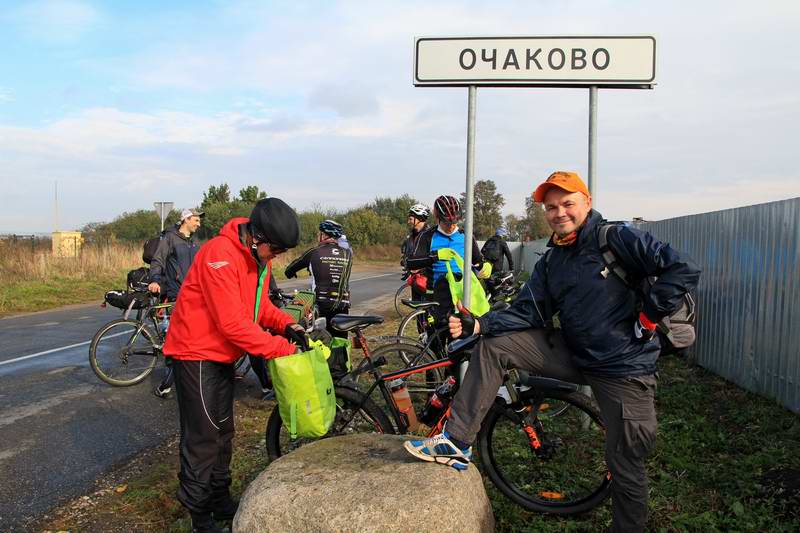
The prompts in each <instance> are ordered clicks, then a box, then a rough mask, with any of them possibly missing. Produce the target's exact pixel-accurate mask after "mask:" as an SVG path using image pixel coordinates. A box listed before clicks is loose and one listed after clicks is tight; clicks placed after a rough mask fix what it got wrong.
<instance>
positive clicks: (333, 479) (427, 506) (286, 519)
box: [233, 434, 494, 533]
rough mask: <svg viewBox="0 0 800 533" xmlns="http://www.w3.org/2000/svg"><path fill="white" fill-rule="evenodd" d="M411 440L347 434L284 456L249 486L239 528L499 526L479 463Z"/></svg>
mask: <svg viewBox="0 0 800 533" xmlns="http://www.w3.org/2000/svg"><path fill="white" fill-rule="evenodd" d="M407 438H408V437H402V436H397V435H374V434H355V435H347V436H343V437H337V438H332V439H324V440H320V441H317V442H314V443H311V444H307V445H305V446H303V447H302V448H299V449H297V450H295V451H294V452H292V453H290V454H288V455H286V456H284V457H281V458H280V459H278V460H277V461H275V462H274V463H272V464H271V465H269V467H268V468H267V469H266V470H264V472H262V473H261V475H259V476H258V477H257V478H256V479H255V480H254V481H253V482H252V483H251V484H250V486H249V487H248V488H247V490H246V491H245V493H244V495H243V496H242V499H241V503H240V505H239V512H237V513H236V518H235V519H234V521H233V531H234V532H237V533H251V532H253V533H255V532H269V531H274V532H280V533H291V532H297V533H307V532H334V531H335V532H340V531H341V532H345V531H352V532H369V531H375V532H389V531H415V532H417V531H420V532H422V531H431V532H436V533H441V532H443V531H457V532H479V531H481V532H482V531H494V516H493V515H492V507H491V505H490V503H489V499H488V497H487V496H486V490H485V489H484V487H483V481H482V480H481V475H480V472H478V469H477V468H475V467H474V466H471V467H470V468H468V469H467V470H466V471H465V472H459V471H457V470H455V469H453V468H450V467H448V466H443V465H438V464H433V463H426V462H422V461H418V460H416V459H414V458H413V457H411V456H410V455H408V453H407V452H406V451H405V450H404V449H403V441H404V440H406V439H407Z"/></svg>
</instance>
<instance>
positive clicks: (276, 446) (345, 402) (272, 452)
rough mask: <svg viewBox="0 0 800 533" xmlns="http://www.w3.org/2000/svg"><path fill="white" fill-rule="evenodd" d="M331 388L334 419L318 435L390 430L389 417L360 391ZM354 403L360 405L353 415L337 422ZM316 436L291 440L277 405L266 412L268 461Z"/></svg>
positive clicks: (333, 435) (345, 415)
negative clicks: (324, 431)
mask: <svg viewBox="0 0 800 533" xmlns="http://www.w3.org/2000/svg"><path fill="white" fill-rule="evenodd" d="M334 391H335V392H334V394H336V419H334V421H333V425H332V426H331V429H330V430H329V431H328V433H327V434H326V435H325V436H323V437H320V438H323V439H326V438H329V437H337V436H340V435H346V434H350V433H367V432H370V430H371V432H375V433H387V434H394V426H392V423H391V422H390V421H389V417H387V416H386V413H384V412H383V410H381V409H380V408H379V407H378V406H377V405H375V402H373V401H372V400H370V399H369V398H368V397H366V396H365V395H364V393H363V392H361V391H358V390H355V389H351V388H349V387H335V388H334ZM357 405H361V409H360V410H359V413H358V414H357V415H356V417H353V418H352V419H351V420H350V421H349V423H347V425H344V426H341V427H339V426H337V424H342V423H344V422H345V419H346V418H349V415H350V413H351V412H352V409H353V408H354V407H355V406H357ZM348 409H349V410H348ZM317 440H319V439H304V438H299V439H296V440H294V441H292V440H291V439H290V438H289V433H288V432H287V431H286V428H284V427H283V420H282V419H281V413H280V410H279V409H278V406H277V405H276V406H275V408H274V409H273V410H272V414H270V415H269V420H267V426H266V430H265V444H266V449H267V456H268V457H269V460H270V461H274V460H275V459H277V458H278V457H281V456H282V455H286V454H287V453H289V452H291V451H292V450H296V449H297V448H299V447H300V446H303V445H304V444H308V443H309V442H314V441H317Z"/></svg>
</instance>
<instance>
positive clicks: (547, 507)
mask: <svg viewBox="0 0 800 533" xmlns="http://www.w3.org/2000/svg"><path fill="white" fill-rule="evenodd" d="M550 399H556V400H560V401H563V402H566V403H568V404H569V405H570V407H571V409H569V410H568V411H567V412H565V413H562V414H561V416H558V417H545V418H540V419H539V420H540V422H541V423H542V424H543V426H544V429H545V431H544V437H545V439H547V440H546V441H543V442H546V445H547V446H552V448H551V450H552V452H553V454H552V457H546V456H545V457H542V456H539V455H537V454H536V453H534V451H533V450H532V449H531V446H530V443H529V440H528V437H527V435H526V434H525V433H524V431H522V428H521V425H520V415H519V414H518V411H515V410H514V409H512V408H511V407H509V406H506V405H505V404H503V403H502V402H497V403H495V404H494V405H493V406H492V408H491V409H490V410H489V413H488V414H487V416H486V418H485V419H484V420H483V424H482V426H481V430H480V432H479V434H478V450H479V455H480V459H481V465H482V466H483V470H484V471H485V473H486V474H487V475H488V476H489V479H491V480H492V483H493V484H494V485H495V487H497V488H498V489H499V490H500V492H501V493H503V494H504V495H505V496H506V497H508V498H509V499H510V500H512V501H513V502H514V503H516V504H518V505H520V506H522V507H524V508H525V509H528V510H530V511H535V512H539V513H547V514H559V515H570V514H576V513H582V512H586V511H588V510H590V509H593V508H594V507H596V506H597V505H599V504H600V503H601V502H603V501H604V500H605V499H606V498H608V496H609V495H610V493H611V476H610V474H609V473H608V468H607V466H606V463H605V428H604V426H603V424H602V420H601V418H600V413H599V411H598V409H597V408H596V406H595V405H594V403H593V402H592V401H591V399H589V398H588V397H586V396H585V395H583V394H580V393H577V392H570V393H560V392H541V393H537V392H536V391H525V392H523V393H522V394H521V398H520V403H521V404H522V406H524V408H525V409H529V408H534V407H537V406H538V405H543V404H545V403H546V402H547V401H548V400H550ZM515 407H517V408H519V406H518V405H517V406H515ZM583 414H585V415H588V417H589V419H590V420H591V423H590V424H589V427H588V428H587V427H585V426H584V417H582V415H583ZM540 437H541V436H540ZM542 450H544V448H542Z"/></svg>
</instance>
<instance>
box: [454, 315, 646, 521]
mask: <svg viewBox="0 0 800 533" xmlns="http://www.w3.org/2000/svg"><path fill="white" fill-rule="evenodd" d="M550 343H552V346H551V344H550ZM511 368H517V369H521V370H527V371H529V372H532V373H534V374H537V375H541V376H545V377H550V378H556V379H561V380H564V381H570V382H572V383H580V384H584V385H587V384H588V385H589V386H590V387H591V388H592V392H593V393H594V397H595V399H596V400H597V404H598V406H599V407H600V414H601V416H602V419H603V422H604V423H605V425H606V443H605V456H606V463H607V464H608V468H609V470H610V471H611V476H612V480H613V483H612V485H611V498H612V500H611V501H612V503H611V509H612V513H613V525H612V531H615V532H617V531H618V532H636V531H644V529H645V525H646V523H647V501H648V494H647V475H646V472H645V459H646V458H647V454H648V453H649V452H650V450H651V449H652V448H653V445H654V444H655V440H656V412H655V403H654V402H655V389H656V378H655V376H653V375H649V376H636V377H613V378H612V377H604V376H597V375H593V374H583V373H581V372H580V370H578V368H577V367H576V366H575V365H574V364H573V362H572V359H571V357H570V353H569V349H568V348H567V346H566V344H565V342H564V339H563V337H562V336H561V335H560V334H559V333H553V334H552V335H551V338H550V342H548V339H547V332H546V331H545V330H540V329H529V330H525V331H519V332H515V333H511V334H509V335H505V336H502V337H484V338H483V339H481V341H480V342H479V344H478V347H477V349H476V350H475V351H473V355H472V359H471V360H470V365H469V369H468V370H467V374H466V376H465V378H464V382H463V383H462V384H461V387H460V388H459V391H458V393H457V394H456V396H455V398H454V399H453V405H452V411H451V413H450V418H449V420H448V421H447V432H448V433H449V434H450V435H451V436H452V437H453V438H455V439H457V440H461V441H463V442H467V443H471V442H473V441H474V440H475V437H476V436H477V434H478V430H479V429H480V425H481V422H482V421H483V418H484V416H486V413H487V412H488V411H489V408H490V407H491V406H492V404H493V403H494V399H495V396H496V394H497V390H498V389H499V388H500V386H501V385H502V383H503V379H504V377H505V374H506V370H507V369H511Z"/></svg>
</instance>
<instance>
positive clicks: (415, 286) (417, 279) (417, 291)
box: [400, 204, 431, 300]
mask: <svg viewBox="0 0 800 533" xmlns="http://www.w3.org/2000/svg"><path fill="white" fill-rule="evenodd" d="M430 216H431V210H430V209H428V206H426V205H424V204H414V205H412V206H411V207H410V208H409V209H408V219H407V220H406V222H407V224H408V229H409V230H410V231H409V233H408V236H407V237H406V238H405V240H404V241H403V244H402V245H401V246H400V252H401V253H402V256H401V258H400V266H402V267H403V269H405V270H406V276H407V277H406V281H407V283H408V284H409V285H410V286H411V299H412V300H423V299H425V293H426V292H427V291H426V285H427V278H426V277H425V274H424V273H423V272H422V271H421V270H420V269H416V270H411V269H408V268H407V266H406V260H407V259H408V258H409V257H413V256H414V255H416V253H417V247H418V246H419V241H420V236H421V235H422V234H423V233H424V232H425V230H426V229H427V227H426V226H425V223H426V222H427V221H428V217H430Z"/></svg>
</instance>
